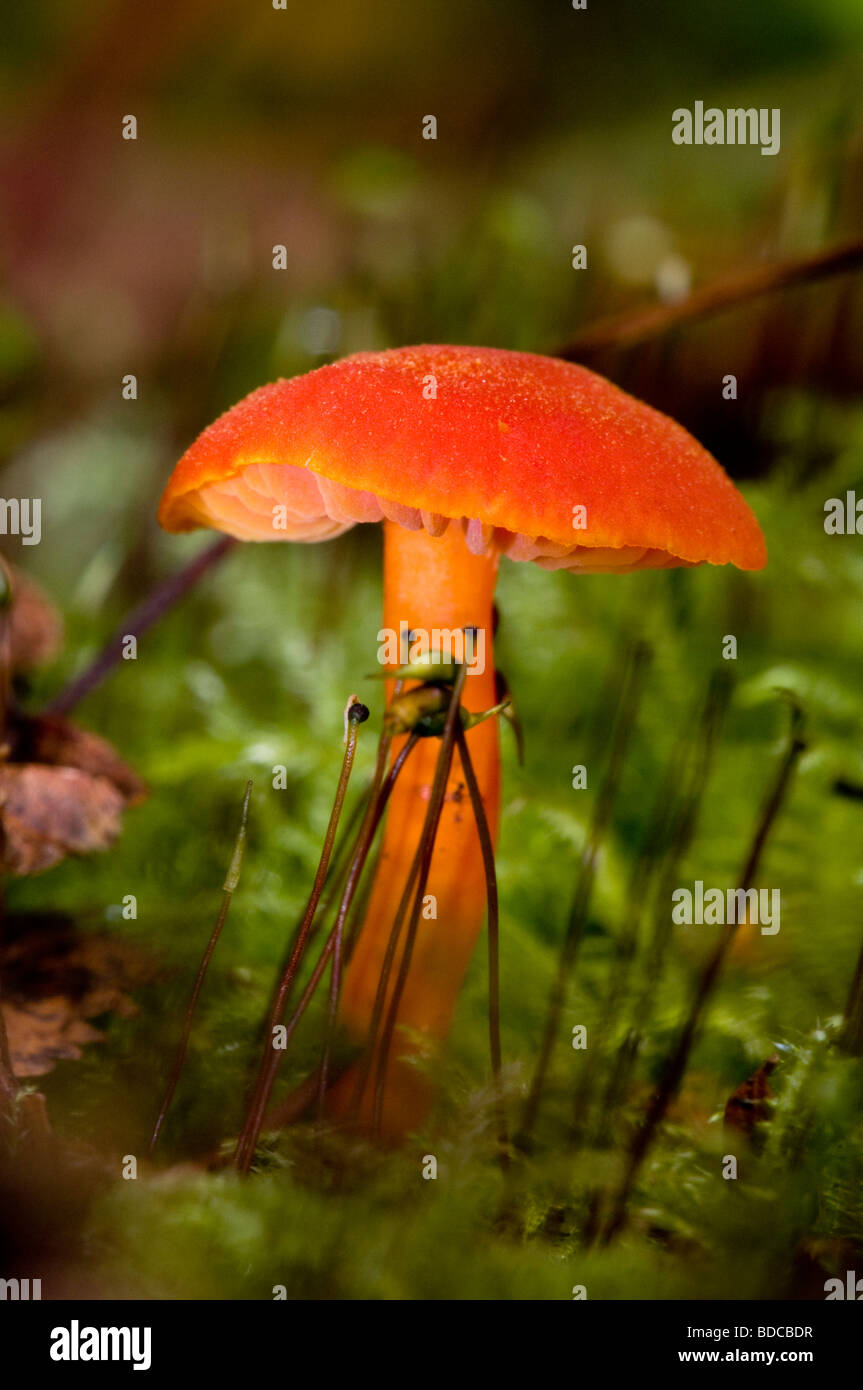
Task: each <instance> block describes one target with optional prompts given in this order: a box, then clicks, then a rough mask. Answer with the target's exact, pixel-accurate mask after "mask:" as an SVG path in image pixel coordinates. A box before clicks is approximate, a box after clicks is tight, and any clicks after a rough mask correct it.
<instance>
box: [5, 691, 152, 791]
mask: <svg viewBox="0 0 863 1390" xmlns="http://www.w3.org/2000/svg"><path fill="white" fill-rule="evenodd" d="M10 736H11V739H12V749H13V753H12V756H13V760H14V761H15V762H20V763H47V764H49V765H51V766H54V767H74V768H77V769H78V770H79V772H86V773H88V775H89V776H90V777H104V779H105V781H106V782H110V783H111V785H112V786H113V787H115V788H116V790H117V791H118V792H119V793H120V794H121V796H122V797H123V799H124V801H125V802H126V804H127V805H128V806H137V805H138V804H139V802H141V801H143V800H144V799H145V797H146V796H147V785H146V783H145V782H143V781H142V780H141V778H140V777H139V776H138V774H137V773H136V772H133V770H132V768H130V767H129V765H128V763H125V762H124V761H123V759H122V758H121V757H120V755H119V754H118V753H117V752H116V751H115V749H114V748H112V746H111V744H110V743H108V741H107V740H106V739H104V738H100V737H99V736H98V734H93V733H90V732H89V730H87V729H79V728H78V727H77V725H75V724H71V723H70V722H69V720H68V719H61V718H59V717H57V716H56V715H47V714H46V715H35V716H33V717H30V716H26V715H18V716H17V717H15V718H13V720H12V721H11V723H10Z"/></svg>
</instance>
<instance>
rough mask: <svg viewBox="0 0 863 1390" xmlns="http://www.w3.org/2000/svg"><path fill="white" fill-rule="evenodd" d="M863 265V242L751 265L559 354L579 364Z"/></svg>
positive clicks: (629, 313)
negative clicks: (777, 292) (683, 325)
mask: <svg viewBox="0 0 863 1390" xmlns="http://www.w3.org/2000/svg"><path fill="white" fill-rule="evenodd" d="M861 266H863V241H861V240H859V239H857V240H854V241H847V242H843V243H841V244H840V245H839V246H831V247H828V248H827V250H825V251H816V252H815V253H814V254H810V255H806V256H796V257H793V258H791V259H789V260H785V261H774V262H772V263H771V264H768V265H755V266H747V267H746V268H745V269H743V270H735V271H733V272H731V273H730V274H729V275H725V276H723V277H722V278H721V279H719V280H716V281H714V283H713V284H711V285H703V286H702V287H701V288H700V289H697V290H693V292H692V294H690V295H688V296H687V298H686V299H683V300H680V301H679V302H678V303H675V304H648V305H646V306H645V307H643V308H640V309H627V310H625V311H624V312H623V313H620V314H613V315H610V316H609V317H608V318H604V319H599V320H598V321H597V322H596V323H593V324H588V325H587V326H586V327H585V328H583V329H582V330H581V332H580V333H576V335H575V337H574V338H572V339H571V340H570V342H568V343H566V344H565V345H564V346H563V347H562V348H559V349H558V351H557V353H556V354H555V355H556V356H557V357H563V358H568V359H571V360H574V361H580V360H581V359H582V358H584V357H588V356H593V355H594V354H596V353H600V352H602V351H604V350H605V349H608V348H621V347H633V346H634V345H635V344H637V343H642V342H645V341H647V340H649V339H651V338H658V337H660V336H661V335H662V334H663V333H668V332H669V331H670V330H671V329H673V328H677V327H679V326H681V325H682V324H686V323H690V322H692V321H693V320H696V319H704V318H709V317H711V316H712V315H713V314H719V313H722V312H723V311H725V310H728V309H733V308H736V306H737V305H739V304H745V303H746V302H747V301H749V300H751V299H757V298H759V297H760V296H761V295H765V294H771V293H773V292H775V291H777V290H783V289H789V288H790V287H791V286H793V285H803V284H806V283H807V282H809V281H813V280H824V279H827V278H828V277H829V276H833V275H845V274H849V273H850V272H852V271H855V270H859V269H860V267H861Z"/></svg>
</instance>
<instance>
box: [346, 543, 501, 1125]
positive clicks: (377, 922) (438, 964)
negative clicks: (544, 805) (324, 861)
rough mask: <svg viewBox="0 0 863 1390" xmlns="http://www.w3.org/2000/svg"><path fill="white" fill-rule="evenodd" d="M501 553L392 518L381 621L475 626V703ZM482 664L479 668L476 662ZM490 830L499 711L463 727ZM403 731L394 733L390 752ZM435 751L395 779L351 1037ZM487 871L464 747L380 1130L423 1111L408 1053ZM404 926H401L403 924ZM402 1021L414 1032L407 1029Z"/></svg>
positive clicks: (438, 1030)
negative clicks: (477, 551)
mask: <svg viewBox="0 0 863 1390" xmlns="http://www.w3.org/2000/svg"><path fill="white" fill-rule="evenodd" d="M497 564H498V561H497V555H472V554H471V552H470V551H469V550H468V548H467V545H466V544H465V540H464V536H463V534H462V533H461V532H460V531H458V530H456V529H455V528H450V529H448V530H447V531H446V533H445V534H444V535H443V536H440V537H432V536H430V535H428V533H427V532H426V531H408V530H406V529H405V528H404V527H402V526H398V525H396V524H394V523H393V522H385V523H384V605H383V631H385V632H387V633H391V632H392V633H399V632H403V631H404V630H405V628H406V626H407V627H409V628H410V629H411V630H412V631H413V632H422V633H428V634H431V633H433V632H442V633H447V632H451V633H453V634H455V633H456V632H458V631H459V630H461V629H464V628H469V627H473V628H476V629H477V630H478V631H479V633H480V634H481V636H482V644H481V647H482V650H483V658H484V660H483V662H482V663H477V664H476V666H475V668H473V669H469V670H468V673H467V676H466V678H465V685H464V695H463V699H462V704H463V705H464V707H465V708H466V709H467V710H469V711H474V712H479V711H482V710H485V709H487V708H488V707H489V706H490V705H493V704H494V702H495V698H496V697H495V671H494V654H493V635H492V606H493V601H494V586H495V580H496V577H497ZM480 666H481V667H482V669H480ZM467 737H468V739H469V741H470V753H471V758H472V760H473V764H474V769H475V771H476V776H477V781H478V783H479V788H480V792H481V794H482V800H483V805H484V807H485V813H486V817H487V819H488V822H489V827H490V830H491V834H492V838H493V839H495V840H496V838H497V827H498V820H499V813H500V755H499V743H498V731H497V723H496V721H495V720H493V719H490V720H487V721H486V722H485V723H482V724H479V725H478V726H477V727H476V728H474V729H472V730H471V731H470V733H469V734H468V735H467ZM403 741H404V740H403V739H397V740H394V744H393V757H396V756H397V755H398V751H399V749H400V747H401V746H402V743H403ZM437 758H438V743H437V740H435V739H423V740H422V741H421V742H420V743H419V744H418V746H417V747H416V749H415V750H414V752H413V754H412V755H411V757H410V758H409V760H408V762H407V763H406V764H405V767H404V770H403V772H402V774H401V776H400V778H399V780H398V782H397V783H396V785H395V787H394V788H393V792H392V797H391V800H390V806H389V811H388V814H387V822H386V828H385V831H384V838H383V844H382V848H381V855H380V859H379V862H378V869H377V876H376V878H375V882H374V885H373V888H372V893H371V898H370V901H369V905H368V909H367V911H366V915H365V919H364V922H363V926H362V930H361V931H360V933H359V936H358V938H357V944H356V948H355V950H354V952H353V955H352V957H351V960H350V963H349V965H348V967H347V970H346V972H345V980H344V986H343V990H342V997H341V1005H340V1019H341V1022H342V1024H343V1025H344V1028H345V1030H346V1032H347V1033H348V1035H349V1037H351V1038H352V1039H353V1040H354V1041H355V1042H357V1043H362V1044H365V1043H369V1042H371V1041H372V1040H371V1039H370V1038H369V1029H370V1025H371V1021H372V1012H373V1009H374V1004H375V999H376V997H377V992H378V982H379V980H380V978H381V970H382V967H383V963H384V957H385V955H386V951H387V945H388V942H389V938H390V932H391V929H392V926H393V922H394V920H395V917H396V914H397V911H398V906H399V902H400V900H401V897H402V894H403V892H404V888H405V878H406V874H407V872H408V870H409V866H410V864H411V862H412V859H413V856H414V853H415V851H416V847H417V844H418V843H419V839H420V835H421V832H422V827H423V822H424V819H425V815H426V811H427V808H428V800H429V795H430V792H431V784H432V781H433V778H434V772H435V766H436V763H437ZM485 892H486V889H485V875H484V872H483V862H482V855H481V852H480V845H479V836H478V832H477V829H476V824H475V822H474V819H473V815H472V812H471V807H470V801H469V798H468V795H467V790H466V786H465V780H464V772H463V770H462V768H461V765H460V763H459V761H458V757H457V756H456V757H455V758H454V759H453V764H452V767H451V770H450V775H449V780H448V783H447V788H446V795H445V800H444V806H443V810H442V812H441V818H440V823H439V826H438V831H437V837H436V840H435V847H434V853H433V856H432V861H431V869H430V872H429V878H428V882H427V885H426V891H425V895H424V903H423V912H422V916H421V919H420V923H419V928H418V931H417V936H416V939H415V942H414V947H413V954H412V958H411V967H410V973H409V975H408V978H407V982H406V985H405V988H404V992H403V994H402V998H401V1002H400V1004H399V1008H398V1014H397V1016H396V1030H397V1031H396V1038H395V1042H394V1046H393V1049H392V1052H391V1054H390V1056H389V1058H388V1059H387V1063H386V1066H387V1073H386V1079H385V1087H384V1105H383V1111H382V1114H381V1119H380V1129H381V1133H382V1134H383V1135H384V1136H385V1137H386V1136H388V1137H391V1138H395V1137H398V1136H399V1135H402V1134H404V1133H407V1132H409V1131H410V1130H411V1129H413V1128H415V1127H416V1125H417V1124H419V1123H420V1122H421V1121H422V1119H423V1118H424V1115H425V1112H426V1109H427V1105H428V1099H429V1096H428V1088H427V1086H425V1085H423V1083H422V1081H421V1079H420V1077H419V1076H418V1073H417V1067H416V1065H415V1062H414V1061H412V1060H411V1059H412V1058H415V1057H416V1054H417V1052H418V1051H425V1050H426V1047H427V1045H428V1044H429V1043H433V1042H434V1041H439V1040H441V1039H443V1038H445V1037H446V1035H447V1033H448V1032H449V1028H450V1024H451V1022H452V1017H453V1012H454V1009H455V1004H456V1000H457V998H458V994H459V991H460V989H461V985H462V981H463V979H464V975H465V971H466V970H467V967H468V963H469V961H470V958H471V955H472V953H473V949H474V946H475V944H476V939H477V935H478V933H479V932H480V930H481V928H482V923H483V917H484V912H485ZM402 935H403V936H404V933H403V934H402ZM403 945H404V942H403V940H402V942H401V943H400V945H399V947H398V948H397V951H396V955H395V957H394V960H393V968H392V969H391V972H390V984H389V987H388V990H387V994H386V996H385V1007H386V1005H387V1004H388V1003H389V1001H390V999H391V996H392V990H393V987H394V982H395V979H396V976H397V970H398V965H399V962H400V959H401V951H402V950H403ZM403 1027H404V1028H405V1029H408V1030H410V1031H409V1032H406V1031H403ZM359 1079H360V1078H359V1075H358V1073H357V1071H356V1069H351V1070H350V1071H348V1072H347V1073H345V1074H344V1075H343V1076H342V1077H341V1078H340V1080H339V1081H338V1082H337V1083H336V1085H335V1087H334V1088H333V1091H332V1095H331V1106H330V1109H331V1113H333V1114H335V1115H345V1116H347V1115H349V1114H352V1113H355V1106H356V1101H357V1098H358V1097H357V1089H358V1083H359ZM372 1101H373V1086H372V1084H371V1082H370V1081H369V1082H368V1083H367V1084H366V1085H365V1087H364V1088H363V1090H362V1098H361V1102H360V1107H359V1121H360V1124H361V1125H362V1126H363V1127H370V1126H371V1119H372Z"/></svg>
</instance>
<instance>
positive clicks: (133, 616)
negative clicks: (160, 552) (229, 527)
mask: <svg viewBox="0 0 863 1390" xmlns="http://www.w3.org/2000/svg"><path fill="white" fill-rule="evenodd" d="M236 544H237V542H236V541H235V540H234V537H233V536H220V537H219V539H218V540H217V541H215V542H214V543H213V545H210V546H208V547H207V548H206V549H205V550H202V551H200V552H199V553H198V554H197V555H196V556H195V557H194V559H192V560H190V561H189V563H188V564H187V565H185V566H184V567H183V568H182V569H180V570H178V571H177V573H176V574H172V575H171V576H170V577H169V578H168V579H165V580H164V581H163V582H162V583H161V584H157V586H156V588H155V589H153V590H152V592H151V593H150V594H148V595H147V597H146V598H145V599H144V601H143V603H140V604H138V606H137V608H133V609H132V612H131V613H128V614H127V615H126V617H125V618H124V619H123V621H122V622H121V623H120V625H119V627H118V628H117V630H116V631H115V632H114V635H113V636H112V637H110V638H109V639H108V641H107V642H106V643H105V645H104V647H103V648H102V650H101V651H100V652H99V654H98V656H96V657H95V658H94V659H93V661H91V662H90V665H89V666H86V667H85V668H84V670H83V671H81V672H80V674H79V675H77V676H73V678H72V680H71V681H69V683H68V685H65V686H64V687H63V689H62V690H61V691H60V692H59V694H57V695H55V696H54V699H53V700H50V701H49V702H48V704H47V705H46V707H45V712H46V714H68V713H69V711H70V710H71V709H72V708H73V707H74V706H75V705H77V704H78V702H79V701H80V700H83V698H84V696H85V695H89V694H90V692H91V691H93V690H95V689H96V687H97V686H99V685H101V684H102V681H103V680H104V679H105V677H106V676H107V675H109V674H110V672H111V671H112V670H113V669H114V667H115V666H116V665H117V662H118V661H119V660H120V659H121V657H122V655H123V649H124V645H125V641H126V638H127V637H130V636H131V637H140V636H141V634H142V633H144V632H146V631H147V629H148V628H150V627H152V626H153V624H154V623H156V622H158V621H159V619H160V618H161V617H163V616H164V615H165V613H167V612H168V610H169V609H170V608H173V606H174V604H175V603H178V602H179V600H180V599H181V598H183V597H184V595H185V594H187V593H188V592H189V590H190V589H192V588H193V587H194V586H195V584H197V582H198V580H199V579H201V578H202V576H203V575H204V574H206V572H207V570H210V569H212V568H213V566H214V565H217V564H218V563H219V561H220V560H222V559H223V558H224V557H225V555H227V554H228V551H230V550H232V549H233V548H234V546H235V545H236Z"/></svg>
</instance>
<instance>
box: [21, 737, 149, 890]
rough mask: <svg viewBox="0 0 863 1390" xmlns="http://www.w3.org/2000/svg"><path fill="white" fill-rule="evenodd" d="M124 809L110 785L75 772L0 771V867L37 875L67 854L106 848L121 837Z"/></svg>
mask: <svg viewBox="0 0 863 1390" xmlns="http://www.w3.org/2000/svg"><path fill="white" fill-rule="evenodd" d="M124 805H125V802H124V799H123V796H122V795H121V793H120V792H119V791H118V790H117V788H116V787H115V786H113V785H112V783H111V782H108V781H106V780H105V778H104V777H90V776H89V775H88V774H87V773H86V772H80V771H79V770H78V769H77V768H74V767H50V766H44V765H41V764H37V763H18V764H7V765H6V766H3V767H0V822H2V845H0V868H2V869H3V870H5V872H6V873H9V874H14V875H17V876H21V875H23V874H37V873H41V872H43V870H45V869H50V868H52V867H53V866H54V865H55V864H58V863H59V862H60V860H61V859H63V858H65V856H66V855H67V854H89V853H91V852H92V851H93V850H99V849H107V848H108V846H109V845H110V844H112V843H113V841H114V840H115V839H116V838H117V836H118V835H119V833H120V826H121V812H122V810H123V806H124Z"/></svg>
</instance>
